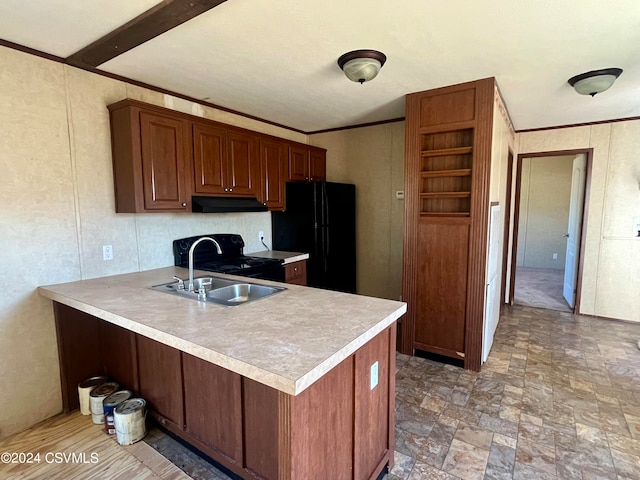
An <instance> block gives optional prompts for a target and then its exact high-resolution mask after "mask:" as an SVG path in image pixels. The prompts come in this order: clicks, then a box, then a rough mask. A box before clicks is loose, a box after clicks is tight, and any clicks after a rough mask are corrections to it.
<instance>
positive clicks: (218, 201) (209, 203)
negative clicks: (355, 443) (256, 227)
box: [191, 196, 268, 213]
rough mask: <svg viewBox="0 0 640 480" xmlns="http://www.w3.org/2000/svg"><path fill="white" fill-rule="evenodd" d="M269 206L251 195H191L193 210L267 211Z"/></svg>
mask: <svg viewBox="0 0 640 480" xmlns="http://www.w3.org/2000/svg"><path fill="white" fill-rule="evenodd" d="M267 210H268V209H267V206H266V205H263V204H262V203H260V202H259V201H258V200H257V199H256V198H249V197H201V196H194V197H191V211H193V212H201V213H222V212H266V211H267Z"/></svg>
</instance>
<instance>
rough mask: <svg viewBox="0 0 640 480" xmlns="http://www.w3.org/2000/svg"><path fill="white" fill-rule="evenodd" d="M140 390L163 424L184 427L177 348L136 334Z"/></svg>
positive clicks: (180, 369)
mask: <svg viewBox="0 0 640 480" xmlns="http://www.w3.org/2000/svg"><path fill="white" fill-rule="evenodd" d="M136 346H137V353H138V384H139V393H140V396H141V397H142V398H144V399H145V400H146V401H147V405H148V407H149V409H150V410H152V411H153V412H155V413H156V414H158V415H159V416H160V418H159V420H160V423H162V424H167V423H170V424H173V425H174V426H176V427H178V428H179V429H180V430H182V429H183V428H184V404H183V397H182V362H181V356H180V350H177V349H175V348H172V347H169V346H167V345H163V344H162V343H159V342H156V341H155V340H151V339H149V338H147V337H143V336H142V335H137V336H136Z"/></svg>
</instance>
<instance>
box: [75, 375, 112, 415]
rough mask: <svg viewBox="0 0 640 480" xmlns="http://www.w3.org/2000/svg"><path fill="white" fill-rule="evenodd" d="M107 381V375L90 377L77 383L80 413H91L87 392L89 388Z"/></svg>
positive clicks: (88, 392) (89, 390)
mask: <svg viewBox="0 0 640 480" xmlns="http://www.w3.org/2000/svg"><path fill="white" fill-rule="evenodd" d="M106 381H107V377H91V378H87V379H86V380H84V381H82V382H80V383H79V384H78V400H79V401H80V413H81V414H82V415H91V403H90V401H89V394H90V393H91V390H93V389H94V388H96V387H97V386H99V385H102V384H103V383H105V382H106Z"/></svg>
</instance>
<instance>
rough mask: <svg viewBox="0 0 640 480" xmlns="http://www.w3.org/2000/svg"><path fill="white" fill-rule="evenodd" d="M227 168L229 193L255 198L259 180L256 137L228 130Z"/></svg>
mask: <svg viewBox="0 0 640 480" xmlns="http://www.w3.org/2000/svg"><path fill="white" fill-rule="evenodd" d="M227 167H228V170H227V173H226V178H227V183H226V186H227V188H228V192H229V193H234V194H237V195H251V196H257V195H258V193H259V178H260V160H259V158H258V137H255V136H253V135H248V134H246V133H241V132H235V131H231V130H228V131H227Z"/></svg>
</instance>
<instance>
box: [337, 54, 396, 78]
mask: <svg viewBox="0 0 640 480" xmlns="http://www.w3.org/2000/svg"><path fill="white" fill-rule="evenodd" d="M386 61H387V57H386V55H385V54H384V53H382V52H378V51H377V50H354V51H352V52H347V53H345V54H344V55H341V56H340V58H339V59H338V65H339V66H340V68H341V69H342V71H343V72H344V74H345V75H346V76H347V78H348V79H349V80H351V81H354V82H360V83H361V84H362V83H364V82H368V81H369V80H373V79H374V78H376V75H378V72H379V71H380V69H381V68H382V66H383V65H384V62H386Z"/></svg>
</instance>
